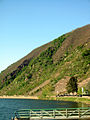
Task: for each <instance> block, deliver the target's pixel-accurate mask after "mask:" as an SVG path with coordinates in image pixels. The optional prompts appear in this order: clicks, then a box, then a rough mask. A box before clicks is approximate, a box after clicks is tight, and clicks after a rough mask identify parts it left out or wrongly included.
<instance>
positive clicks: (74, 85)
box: [66, 77, 78, 93]
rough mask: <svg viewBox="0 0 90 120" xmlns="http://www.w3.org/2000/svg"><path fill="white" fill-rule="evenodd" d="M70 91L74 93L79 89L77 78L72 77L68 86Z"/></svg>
mask: <svg viewBox="0 0 90 120" xmlns="http://www.w3.org/2000/svg"><path fill="white" fill-rule="evenodd" d="M66 89H67V92H68V93H74V92H77V91H78V85H77V78H76V77H71V78H70V79H69V81H68V83H67V86H66Z"/></svg>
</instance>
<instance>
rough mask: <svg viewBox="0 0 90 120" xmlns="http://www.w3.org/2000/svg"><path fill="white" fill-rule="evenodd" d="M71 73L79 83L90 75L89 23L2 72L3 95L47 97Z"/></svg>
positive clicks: (0, 86)
mask: <svg viewBox="0 0 90 120" xmlns="http://www.w3.org/2000/svg"><path fill="white" fill-rule="evenodd" d="M70 76H77V78H78V82H82V81H83V80H85V79H88V78H89V77H90V25H86V26H84V27H82V28H78V29H76V30H74V31H72V32H70V33H67V34H65V35H62V36H60V37H59V38H57V39H55V40H53V41H51V42H50V43H48V44H46V45H43V46H41V47H39V48H37V49H35V50H33V51H32V52H31V53H30V54H28V55H27V56H25V57H24V58H22V59H21V60H19V61H18V62H16V63H14V64H13V65H11V66H9V67H8V68H7V69H6V70H4V71H3V72H2V73H1V74H0V81H1V84H0V89H1V90H0V95H22V94H24V95H32V94H33V95H34V94H37V95H40V94H42V95H43V96H46V95H49V94H50V93H52V92H53V91H56V88H57V85H58V84H59V83H58V82H61V83H62V81H63V82H67V81H68V79H67V78H69V77H70ZM60 80H61V81H60ZM47 81H48V82H47ZM62 84H63V83H62ZM87 84H88V83H87ZM84 85H86V83H85V84H84ZM59 88H60V87H59ZM63 88H64V90H65V86H62V89H63ZM62 92H63V91H62ZM54 94H57V93H55V92H54Z"/></svg>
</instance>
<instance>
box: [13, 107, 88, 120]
mask: <svg viewBox="0 0 90 120" xmlns="http://www.w3.org/2000/svg"><path fill="white" fill-rule="evenodd" d="M15 117H16V118H17V119H22V118H29V119H78V118H90V107H88V108H56V109H21V110H18V111H16V112H15Z"/></svg>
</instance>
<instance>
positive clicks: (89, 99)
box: [0, 95, 90, 105]
mask: <svg viewBox="0 0 90 120" xmlns="http://www.w3.org/2000/svg"><path fill="white" fill-rule="evenodd" d="M0 99H41V100H59V101H72V102H82V103H85V104H88V105H90V97H87V96H83V97H77V96H74V97H72V96H65V97H55V96H52V97H46V98H39V97H37V96H24V95H19V96H17V95H14V96H6V95H3V96H0Z"/></svg>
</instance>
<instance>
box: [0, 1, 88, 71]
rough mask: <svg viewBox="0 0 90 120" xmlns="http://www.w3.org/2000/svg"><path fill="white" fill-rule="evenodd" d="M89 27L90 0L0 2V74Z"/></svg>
mask: <svg viewBox="0 0 90 120" xmlns="http://www.w3.org/2000/svg"><path fill="white" fill-rule="evenodd" d="M86 24H90V0H0V71H2V70H4V69H5V68H7V66H9V65H10V64H12V63H14V62H16V61H17V60H19V59H20V58H22V57H24V56H25V55H27V54H28V53H29V52H31V51H32V50H33V49H34V48H37V47H38V46H41V45H43V44H45V43H47V42H50V41H51V40H53V39H55V38H57V37H58V36H60V35H62V34H64V33H67V32H69V31H72V30H73V29H76V28H78V27H82V26H84V25H86Z"/></svg>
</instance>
